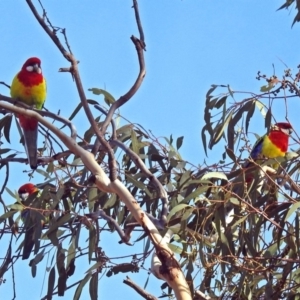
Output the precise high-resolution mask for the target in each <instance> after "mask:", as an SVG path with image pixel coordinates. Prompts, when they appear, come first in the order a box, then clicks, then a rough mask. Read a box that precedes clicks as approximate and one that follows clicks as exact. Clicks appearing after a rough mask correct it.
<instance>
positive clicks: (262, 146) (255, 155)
mask: <svg viewBox="0 0 300 300" xmlns="http://www.w3.org/2000/svg"><path fill="white" fill-rule="evenodd" d="M291 133H292V126H291V124H289V123H284V122H281V123H276V124H275V125H273V126H272V127H271V129H270V132H269V134H265V135H264V136H262V137H261V138H259V139H258V140H257V142H256V143H255V145H254V147H253V149H252V151H251V154H250V157H251V158H252V159H253V160H259V159H264V158H275V157H283V156H285V153H286V152H287V150H288V145H289V136H290V135H291Z"/></svg>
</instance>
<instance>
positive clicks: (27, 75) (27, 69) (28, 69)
mask: <svg viewBox="0 0 300 300" xmlns="http://www.w3.org/2000/svg"><path fill="white" fill-rule="evenodd" d="M18 79H19V80H20V81H21V82H22V83H23V84H24V85H26V86H27V87H29V86H34V85H38V84H40V83H42V82H43V80H44V78H43V74H42V69H41V60H40V59H39V58H37V57H30V58H28V59H27V60H26V61H25V63H24V65H23V67H22V69H21V71H20V72H19V73H18Z"/></svg>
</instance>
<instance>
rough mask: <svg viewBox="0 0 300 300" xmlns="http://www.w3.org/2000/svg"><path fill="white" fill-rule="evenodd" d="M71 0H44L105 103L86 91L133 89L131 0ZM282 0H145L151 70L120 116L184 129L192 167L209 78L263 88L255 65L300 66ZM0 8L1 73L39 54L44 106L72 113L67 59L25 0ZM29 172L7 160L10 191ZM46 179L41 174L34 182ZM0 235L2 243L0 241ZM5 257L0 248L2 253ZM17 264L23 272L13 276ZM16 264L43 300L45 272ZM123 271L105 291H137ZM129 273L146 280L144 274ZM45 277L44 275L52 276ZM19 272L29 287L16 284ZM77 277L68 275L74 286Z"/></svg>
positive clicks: (199, 153)
mask: <svg viewBox="0 0 300 300" xmlns="http://www.w3.org/2000/svg"><path fill="white" fill-rule="evenodd" d="M35 2H36V3H37V1H35ZM70 3H71V2H69V1H49V0H48V1H43V4H44V6H45V8H46V10H47V12H48V17H49V18H50V20H51V22H52V23H53V24H54V25H55V26H60V27H62V28H66V29H67V35H68V39H69V43H70V45H71V48H72V51H73V53H74V54H75V56H76V57H77V59H78V60H79V61H80V65H79V68H80V72H81V78H82V81H83V84H84V87H85V89H86V93H87V97H88V98H91V99H95V100H98V101H99V102H101V103H102V102H103V99H102V98H101V97H96V96H94V95H92V94H91V93H90V92H88V90H87V89H88V88H91V87H98V88H104V89H107V91H109V92H110V93H111V94H112V95H114V97H115V98H118V97H119V96H121V95H122V94H124V93H125V92H127V91H128V89H129V87H130V86H131V85H132V83H133V81H134V80H135V78H136V75H137V72H138V64H137V57H136V51H135V48H134V45H133V44H132V42H131V40H130V36H131V35H137V34H138V32H137V28H136V24H135V18H134V12H133V9H132V8H131V6H132V1H130V0H105V1H104V0H89V1H79V0H76V1H75V0H73V1H72V4H70ZM282 3H283V0H282V1H279V0H277V1H271V0H265V1H258V0H257V1H253V0H248V1H246V0H242V1H231V0H223V1H199V0H185V1H179V0H177V1H174V0H172V1H171V0H168V1H167V0H165V1H161V0H160V1H158V0H152V1H146V0H140V1H139V7H140V15H141V20H142V24H143V28H144V32H145V38H146V44H147V52H146V53H145V60H146V69H147V75H146V77H145V80H144V83H143V85H142V87H141V88H140V90H139V91H138V93H137V94H136V96H135V97H134V98H133V99H131V100H130V102H128V103H127V104H126V105H125V106H124V107H122V108H121V114H122V115H123V116H125V117H126V118H128V119H129V120H130V121H132V122H134V123H139V124H141V125H142V126H143V127H144V128H145V129H150V130H151V131H152V132H153V134H154V135H156V136H167V137H169V136H170V134H173V137H174V138H177V137H179V136H182V135H183V136H184V137H185V139H184V144H183V147H182V149H181V153H182V156H183V158H184V159H186V160H188V161H191V162H193V163H194V164H196V165H197V164H201V163H202V162H203V160H204V158H205V156H204V151H203V148H202V142H201V138H200V131H201V128H202V126H203V124H204V121H203V109H204V102H205V94H206V92H207V90H208V89H209V87H210V85H211V84H230V85H231V87H232V89H233V90H239V91H253V92H257V93H259V89H260V87H261V86H262V85H263V84H264V83H263V82H262V81H257V80H256V79H255V77H256V74H257V71H258V70H260V71H262V72H263V73H266V74H268V75H271V74H272V73H273V66H272V64H274V66H275V69H276V72H277V71H278V72H277V74H278V75H280V74H281V71H282V70H283V69H285V66H284V65H283V63H282V61H283V62H284V63H285V64H287V65H288V66H289V68H291V69H292V70H294V71H296V67H297V65H298V64H299V63H300V57H299V56H300V55H299V51H298V49H299V46H300V39H299V30H300V27H299V25H298V24H295V26H294V28H293V29H291V24H292V20H293V18H294V14H295V11H294V9H293V10H292V11H291V13H289V11H286V10H283V11H279V12H276V9H277V8H278V7H279V6H280V5H281V4H282ZM37 6H38V3H37ZM0 11H1V18H0V36H1V50H0V53H1V55H0V66H1V67H0V81H5V82H7V83H8V84H10V82H11V80H12V78H13V76H14V75H15V74H16V73H17V72H18V71H19V69H20V68H21V66H22V64H23V63H24V61H25V60H26V59H27V58H28V57H31V56H38V57H40V58H41V60H42V68H43V73H44V76H45V77H46V79H47V84H48V96H47V100H46V104H45V105H46V107H47V108H48V109H49V110H51V111H52V112H55V111H57V110H58V109H60V110H61V114H62V115H63V116H65V117H69V116H70V114H71V113H72V111H73V110H74V108H75V107H76V106H77V104H78V101H79V97H78V95H77V92H76V89H75V85H74V83H73V81H72V78H71V76H70V75H69V74H66V73H58V69H59V68H60V67H68V66H69V65H68V63H67V62H66V61H65V59H64V58H63V57H62V55H61V54H60V52H59V51H58V50H57V49H56V47H55V46H54V44H53V43H52V42H51V40H50V39H49V38H48V36H47V35H46V34H45V33H44V31H43V30H42V28H41V27H40V26H39V25H38V23H37V21H36V20H35V19H34V17H33V15H32V14H31V12H30V10H29V8H28V7H27V5H26V3H25V1H1V2H0ZM0 93H3V94H5V95H8V91H7V89H6V88H5V87H3V86H0ZM240 100H242V97H240ZM289 107H290V113H289V117H290V119H291V121H292V122H293V126H294V127H295V128H296V129H297V127H298V126H299V125H298V123H297V120H298V119H297V118H299V117H298V114H299V113H298V112H299V104H298V102H297V101H294V102H291V101H289ZM282 108H283V106H282V103H278V105H276V106H275V107H274V110H273V113H274V114H275V116H276V119H277V120H283V119H284V116H285V113H284V111H283V109H282ZM79 121H81V122H82V119H80V118H79V117H78V118H76V119H75V125H76V126H77V129H78V131H79V132H81V133H82V132H83V130H84V129H85V127H82V128H81V127H80V122H79ZM257 122H258V123H257V124H256V125H255V124H254V123H253V124H252V125H251V128H250V131H254V132H257V133H258V134H263V133H264V132H265V129H264V128H263V122H262V120H261V118H258V117H257ZM14 127H15V125H14ZM14 133H15V134H16V131H15V129H14ZM18 140H19V137H18V136H17V138H16V139H15V140H14V141H13V142H14V144H13V145H14V147H18V149H19V150H20V151H24V150H23V148H22V146H21V145H20V144H18V143H17V141H18ZM2 141H3V142H4V140H2ZM6 147H7V145H6V146H5V148H6ZM223 150H224V148H222V147H220V148H218V149H216V150H214V151H213V152H210V153H209V156H210V158H209V159H208V160H209V161H210V162H213V161H214V157H216V156H213V154H214V155H216V154H217V155H219V154H220V153H222V152H223ZM23 170H24V165H21V164H17V163H15V164H13V165H12V166H11V178H10V181H9V184H8V187H9V188H10V189H12V190H16V189H18V187H19V186H20V185H21V184H22V183H24V182H26V181H27V180H28V179H27V175H26V174H25V173H23V172H22V171H23ZM0 176H1V177H0V181H1V179H2V178H4V173H3V170H2V171H0ZM42 180H43V179H42V178H40V177H39V176H36V177H35V180H34V181H33V182H34V183H38V182H41V181H42ZM5 197H6V198H5V200H7V202H13V199H12V198H11V197H10V196H8V194H5ZM114 235H116V234H114ZM110 239H111V240H113V241H111V240H109V243H111V248H112V251H115V253H118V252H119V251H120V250H119V248H118V247H119V245H118V244H117V240H118V237H110ZM2 242H3V240H1V241H0V248H2V247H3V246H1V243H2ZM17 243H19V241H18V242H17ZM141 247H142V246H139V248H141ZM125 248H126V246H123V249H122V250H121V251H122V255H123V253H124V252H125V251H127V250H126V249H125ZM127 248H128V247H127ZM130 251H132V249H130ZM137 252H139V251H137ZM107 254H108V253H107ZM3 255H4V254H3V253H1V251H0V256H1V257H3ZM114 255H117V254H114ZM26 263H27V262H26ZM24 265H25V263H24ZM89 267H90V266H89V265H88V264H87V262H84V264H83V265H82V266H81V267H80V268H79V267H78V270H79V269H82V272H81V276H82V277H83V272H84V271H85V270H87V269H88V268H89ZM20 270H21V271H20ZM18 271H19V272H22V273H21V274H20V273H19V274H17V272H18ZM41 271H42V269H41V267H40V266H39V272H41ZM15 272H16V274H15V276H16V283H17V284H16V286H17V299H28V297H27V296H26V297H25V296H24V297H22V295H21V293H23V292H21V291H24V290H25V291H26V293H27V295H28V294H29V293H30V295H31V299H39V295H40V287H41V283H40V280H39V279H35V280H33V279H31V275H30V272H29V269H28V268H27V267H26V268H22V267H20V269H16V270H15ZM41 273H42V272H41ZM125 276H126V275H125V274H124V275H123V274H122V275H121V276H116V277H111V278H109V279H107V278H104V280H103V281H102V280H101V281H100V288H99V294H100V297H101V298H102V299H107V298H108V297H110V299H117V298H119V297H122V296H124V293H126V297H127V299H140V297H139V296H138V295H137V294H136V293H134V292H133V291H132V290H131V289H130V288H129V287H127V286H124V285H123V284H122V279H123V278H125ZM130 276H131V277H132V279H133V280H137V281H138V282H139V283H140V284H141V285H143V283H144V282H145V280H146V278H147V273H146V272H142V273H140V274H130ZM47 277H48V274H47V275H46V280H47ZM5 278H6V279H7V283H6V284H5V285H1V286H0V294H1V295H7V299H11V298H12V290H11V277H10V274H9V273H6V275H5ZM21 278H23V279H22V281H23V282H24V283H25V284H26V285H24V286H21V285H20V281H21ZM24 278H25V280H24ZM139 280H140V281H139ZM72 282H74V281H73V278H72V277H71V278H70V280H69V281H68V284H71V283H72ZM198 282H199V281H198ZM150 283H151V285H150V286H149V291H150V292H152V293H153V294H154V295H155V296H159V295H160V288H159V287H160V285H161V284H162V283H163V282H162V281H158V280H156V279H155V278H154V277H153V276H152V277H151V279H150ZM46 286H47V285H46ZM46 286H45V288H46ZM72 292H73V291H72ZM86 292H87V291H86ZM44 293H45V292H44ZM44 293H42V294H43V295H44ZM112 293H113V294H112ZM68 295H69V296H68V297H69V298H68V297H66V299H70V298H71V294H70V293H68ZM1 298H2V296H1ZM84 298H85V297H82V299H84ZM54 299H58V297H54ZM85 299H86V298H85Z"/></svg>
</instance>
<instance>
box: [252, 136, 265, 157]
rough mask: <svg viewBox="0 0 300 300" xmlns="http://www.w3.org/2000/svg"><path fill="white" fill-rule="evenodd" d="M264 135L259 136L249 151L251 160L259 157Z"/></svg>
mask: <svg viewBox="0 0 300 300" xmlns="http://www.w3.org/2000/svg"><path fill="white" fill-rule="evenodd" d="M264 137H265V136H262V137H261V138H259V139H258V140H257V141H256V143H255V145H254V147H253V149H252V151H251V154H250V157H251V158H252V159H253V160H256V159H258V158H259V156H260V155H261V152H262V146H263V141H264Z"/></svg>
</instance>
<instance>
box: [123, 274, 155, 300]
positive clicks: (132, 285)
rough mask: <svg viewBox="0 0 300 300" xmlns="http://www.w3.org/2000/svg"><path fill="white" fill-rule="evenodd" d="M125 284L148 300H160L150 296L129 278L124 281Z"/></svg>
mask: <svg viewBox="0 0 300 300" xmlns="http://www.w3.org/2000/svg"><path fill="white" fill-rule="evenodd" d="M123 283H125V284H127V285H128V286H130V287H132V288H133V289H134V290H135V291H136V292H137V293H138V294H139V295H141V296H142V297H143V298H144V299H146V300H158V299H157V298H156V297H154V296H153V295H151V294H149V293H148V292H147V291H145V290H144V289H142V288H141V287H140V286H138V285H137V284H136V283H135V282H133V281H132V280H131V279H130V278H129V277H128V276H126V279H124V280H123Z"/></svg>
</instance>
